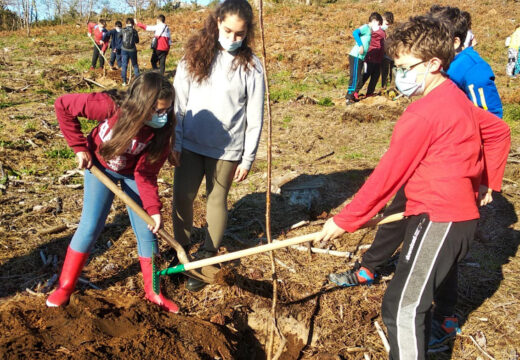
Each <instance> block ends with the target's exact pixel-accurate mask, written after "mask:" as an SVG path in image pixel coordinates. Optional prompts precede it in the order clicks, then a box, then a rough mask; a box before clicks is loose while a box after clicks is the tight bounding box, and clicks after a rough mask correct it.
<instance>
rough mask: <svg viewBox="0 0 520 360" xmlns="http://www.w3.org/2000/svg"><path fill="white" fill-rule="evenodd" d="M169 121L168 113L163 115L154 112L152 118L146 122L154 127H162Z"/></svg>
mask: <svg viewBox="0 0 520 360" xmlns="http://www.w3.org/2000/svg"><path fill="white" fill-rule="evenodd" d="M167 122H168V113H164V114H161V115H158V114H153V115H152V120H150V121H147V122H146V123H145V124H146V125H148V126H149V127H153V128H154V129H160V128H162V127H163V126H164V125H166V123H167Z"/></svg>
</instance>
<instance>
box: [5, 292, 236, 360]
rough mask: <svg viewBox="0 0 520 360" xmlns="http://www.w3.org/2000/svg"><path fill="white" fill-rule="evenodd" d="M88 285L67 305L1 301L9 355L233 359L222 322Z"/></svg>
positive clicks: (26, 300) (44, 357)
mask: <svg viewBox="0 0 520 360" xmlns="http://www.w3.org/2000/svg"><path fill="white" fill-rule="evenodd" d="M113 295H114V294H112V296H110V294H109V293H107V292H103V294H98V293H97V292H96V291H89V292H88V294H85V295H80V294H78V293H76V294H74V295H73V296H72V298H71V302H70V304H69V305H68V306H67V307H65V308H63V309H51V308H46V307H45V304H44V298H43V297H39V298H26V299H20V300H19V301H17V302H9V303H6V304H4V305H3V306H1V307H0V319H1V321H0V333H1V335H0V353H1V354H3V358H4V359H20V358H24V357H25V356H26V355H27V354H32V356H34V357H38V358H39V359H57V358H61V359H63V358H71V359H87V358H100V356H101V354H103V355H102V356H101V357H103V358H123V357H125V358H127V359H151V358H156V359H207V358H212V359H213V358H222V359H232V358H233V357H234V356H233V353H234V351H235V350H234V349H235V347H234V345H233V344H232V343H231V339H232V337H230V336H229V334H225V332H224V331H223V330H222V329H221V328H220V327H219V326H217V325H214V324H211V323H209V322H207V321H204V320H200V319H197V318H194V317H189V316H181V315H174V314H169V313H166V312H164V311H161V310H160V309H159V308H158V307H157V306H154V305H153V304H150V303H148V302H146V301H143V300H142V299H139V298H136V297H128V296H121V295H120V294H118V295H117V297H115V296H113Z"/></svg>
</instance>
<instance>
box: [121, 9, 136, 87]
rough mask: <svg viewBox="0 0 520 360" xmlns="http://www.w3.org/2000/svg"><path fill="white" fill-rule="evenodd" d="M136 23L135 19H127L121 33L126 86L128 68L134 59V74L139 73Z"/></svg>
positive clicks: (122, 73) (123, 71)
mask: <svg viewBox="0 0 520 360" xmlns="http://www.w3.org/2000/svg"><path fill="white" fill-rule="evenodd" d="M134 25H135V23H134V19H132V18H128V19H126V26H125V28H124V29H122V30H121V33H120V34H119V36H120V37H121V65H122V66H121V79H122V80H123V86H126V69H127V67H128V62H129V61H132V67H133V68H134V75H135V76H136V77H137V75H139V65H138V64H137V47H136V44H139V34H138V33H137V31H136V30H135V29H134Z"/></svg>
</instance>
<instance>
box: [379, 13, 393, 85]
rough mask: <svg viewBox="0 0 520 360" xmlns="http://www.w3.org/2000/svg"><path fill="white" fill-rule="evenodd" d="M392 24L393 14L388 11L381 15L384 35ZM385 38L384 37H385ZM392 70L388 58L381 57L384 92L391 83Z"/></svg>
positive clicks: (385, 56)
mask: <svg viewBox="0 0 520 360" xmlns="http://www.w3.org/2000/svg"><path fill="white" fill-rule="evenodd" d="M393 24H394V14H393V13H392V12H390V11H385V12H384V13H383V25H382V26H381V29H383V31H384V32H385V33H387V32H388V29H389V28H390V26H392V25H393ZM385 37H386V35H385ZM393 68H394V61H393V60H392V59H390V57H389V56H388V55H387V54H386V52H385V55H384V56H383V60H382V62H381V89H382V90H383V91H386V89H387V86H388V84H389V83H390V84H391V83H392V69H393Z"/></svg>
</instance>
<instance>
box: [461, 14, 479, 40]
mask: <svg viewBox="0 0 520 360" xmlns="http://www.w3.org/2000/svg"><path fill="white" fill-rule="evenodd" d="M461 15H462V16H463V17H464V18H465V19H466V21H467V23H468V32H467V33H466V40H464V49H465V48H469V47H472V46H475V45H477V39H475V34H473V31H471V25H472V24H471V14H470V13H469V12H467V11H463V12H462V13H461Z"/></svg>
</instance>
